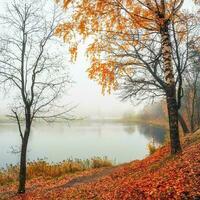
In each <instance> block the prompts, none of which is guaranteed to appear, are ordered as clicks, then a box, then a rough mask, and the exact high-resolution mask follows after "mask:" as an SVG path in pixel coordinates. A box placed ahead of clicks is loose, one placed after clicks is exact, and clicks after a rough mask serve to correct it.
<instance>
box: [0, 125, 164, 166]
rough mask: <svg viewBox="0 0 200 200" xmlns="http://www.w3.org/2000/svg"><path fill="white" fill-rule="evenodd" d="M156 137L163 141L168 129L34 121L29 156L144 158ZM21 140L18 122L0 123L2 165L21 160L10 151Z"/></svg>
mask: <svg viewBox="0 0 200 200" xmlns="http://www.w3.org/2000/svg"><path fill="white" fill-rule="evenodd" d="M152 138H154V140H155V142H156V143H159V144H160V143H162V142H163V141H164V138H165V130H164V129H162V128H160V127H153V126H149V125H144V124H126V123H114V122H106V123H101V122H74V123H71V124H70V126H68V124H65V123H55V124H42V123H38V124H34V125H33V129H32V132H31V137H30V141H29V149H28V150H29V152H28V160H36V159H37V158H45V157H46V158H47V160H48V161H49V162H52V161H53V162H59V161H62V160H63V159H67V158H70V157H73V158H81V159H86V158H91V157H94V156H108V158H110V159H112V160H116V161H117V162H118V163H123V162H128V161H131V160H134V159H142V158H143V157H144V156H146V155H147V154H148V151H147V144H148V143H149V141H151V139H152ZM20 143H21V141H20V136H19V133H18V129H17V127H16V125H15V124H0V147H1V148H0V167H4V166H5V165H6V163H8V164H10V163H12V164H15V163H18V162H19V155H16V154H11V153H8V152H9V150H10V147H11V146H19V145H20Z"/></svg>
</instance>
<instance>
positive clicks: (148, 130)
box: [124, 124, 166, 144]
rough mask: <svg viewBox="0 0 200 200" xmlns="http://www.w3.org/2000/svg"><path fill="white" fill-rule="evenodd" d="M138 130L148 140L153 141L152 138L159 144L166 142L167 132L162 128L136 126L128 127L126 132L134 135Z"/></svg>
mask: <svg viewBox="0 0 200 200" xmlns="http://www.w3.org/2000/svg"><path fill="white" fill-rule="evenodd" d="M136 128H137V131H138V132H139V133H140V134H142V135H144V136H145V137H146V138H147V139H148V140H151V139H152V138H153V139H154V141H155V142H156V143H158V144H162V143H163V142H164V140H165V135H166V130H165V129H164V128H162V127H156V126H151V125H145V124H138V125H137V127H136V125H133V124H132V125H131V124H130V125H129V126H128V125H127V126H125V128H124V130H125V131H126V132H127V133H128V134H132V133H134V132H135V130H136Z"/></svg>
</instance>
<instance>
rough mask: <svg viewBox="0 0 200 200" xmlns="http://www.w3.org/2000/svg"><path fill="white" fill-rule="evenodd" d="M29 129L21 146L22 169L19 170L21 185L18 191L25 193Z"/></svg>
mask: <svg viewBox="0 0 200 200" xmlns="http://www.w3.org/2000/svg"><path fill="white" fill-rule="evenodd" d="M26 135H28V130H26V131H25V135H24V139H23V141H22V146H21V157H20V171H19V187H18V193H25V184H26V152H27V145H28V137H27V136H26Z"/></svg>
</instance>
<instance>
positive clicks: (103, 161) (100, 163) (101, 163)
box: [92, 157, 112, 168]
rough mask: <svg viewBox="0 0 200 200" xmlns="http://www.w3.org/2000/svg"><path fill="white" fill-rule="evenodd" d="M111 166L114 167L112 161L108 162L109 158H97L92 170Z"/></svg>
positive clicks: (94, 159)
mask: <svg viewBox="0 0 200 200" xmlns="http://www.w3.org/2000/svg"><path fill="white" fill-rule="evenodd" d="M110 166H112V161H110V160H108V158H107V157H104V158H100V157H95V158H93V159H92V168H100V167H110Z"/></svg>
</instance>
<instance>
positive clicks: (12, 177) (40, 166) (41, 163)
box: [0, 157, 113, 185]
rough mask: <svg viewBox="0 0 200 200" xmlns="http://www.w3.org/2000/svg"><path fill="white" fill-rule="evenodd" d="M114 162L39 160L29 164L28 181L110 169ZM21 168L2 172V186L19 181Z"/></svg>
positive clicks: (10, 168) (102, 160)
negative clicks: (90, 170) (97, 169)
mask: <svg viewBox="0 0 200 200" xmlns="http://www.w3.org/2000/svg"><path fill="white" fill-rule="evenodd" d="M112 165H113V162H112V161H110V160H108V158H107V157H103V158H101V157H95V158H92V159H90V160H89V159H86V160H81V159H68V160H64V161H62V162H60V163H57V164H55V163H48V162H47V161H45V160H37V161H33V162H29V163H27V179H32V178H36V177H43V178H54V177H59V176H62V175H64V174H68V173H75V172H81V171H84V170H88V169H94V168H100V167H110V166H112ZM18 173H19V166H13V165H10V166H8V167H7V168H6V169H2V170H0V185H6V184H10V183H13V182H16V181H17V180H18Z"/></svg>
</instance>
